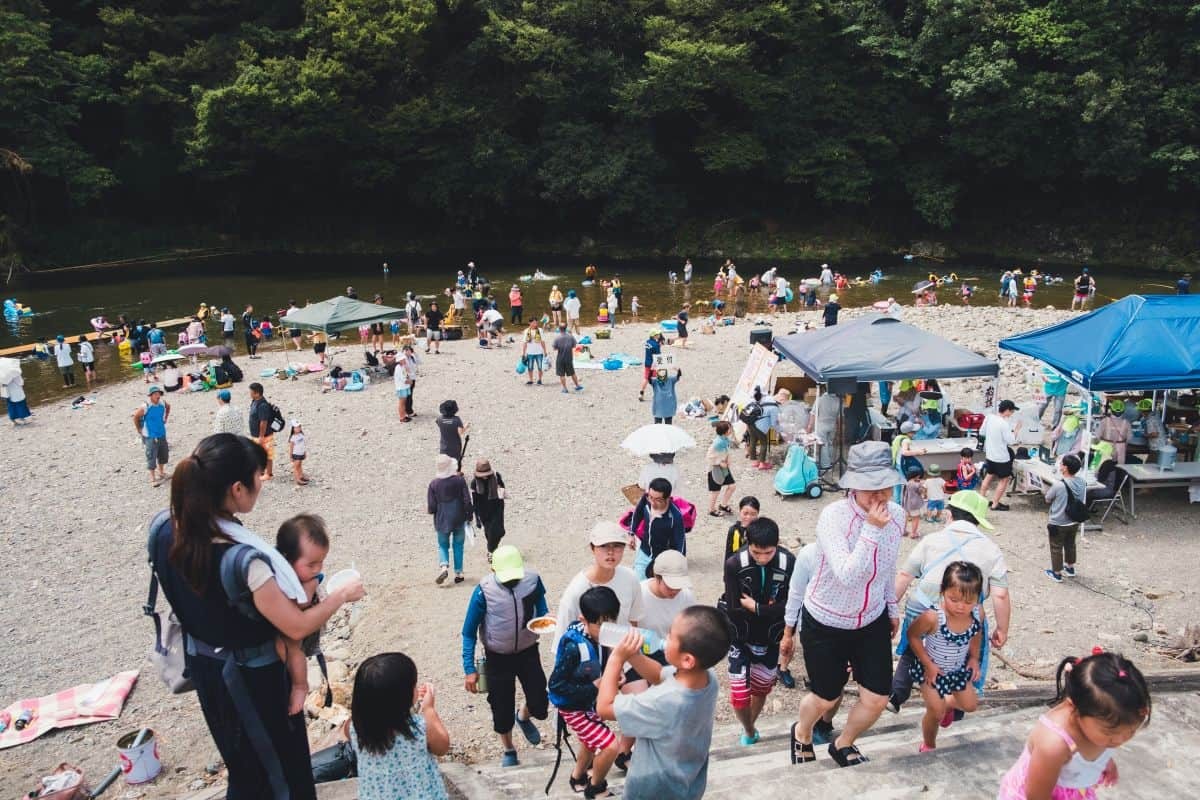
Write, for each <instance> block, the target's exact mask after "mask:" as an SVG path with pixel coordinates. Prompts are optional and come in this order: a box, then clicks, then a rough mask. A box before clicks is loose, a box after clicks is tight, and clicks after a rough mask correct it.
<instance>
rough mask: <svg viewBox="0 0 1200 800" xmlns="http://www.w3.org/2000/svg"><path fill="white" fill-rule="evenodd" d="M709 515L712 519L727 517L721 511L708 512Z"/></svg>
mask: <svg viewBox="0 0 1200 800" xmlns="http://www.w3.org/2000/svg"><path fill="white" fill-rule="evenodd" d="M708 515H709V516H710V517H723V516H725V515H724V514H722V513H721V512H720V511H710V512H708Z"/></svg>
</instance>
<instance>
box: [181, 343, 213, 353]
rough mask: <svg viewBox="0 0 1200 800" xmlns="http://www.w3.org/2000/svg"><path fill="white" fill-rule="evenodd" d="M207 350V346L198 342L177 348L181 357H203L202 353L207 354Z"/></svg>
mask: <svg viewBox="0 0 1200 800" xmlns="http://www.w3.org/2000/svg"><path fill="white" fill-rule="evenodd" d="M208 350H209V347H208V345H206V344H201V343H200V342H196V343H195V344H185V345H184V346H183V347H181V348H179V355H181V356H198V355H203V354H204V353H207V352H208Z"/></svg>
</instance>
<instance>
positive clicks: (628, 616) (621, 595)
mask: <svg viewBox="0 0 1200 800" xmlns="http://www.w3.org/2000/svg"><path fill="white" fill-rule="evenodd" d="M593 586H607V587H608V588H610V589H612V590H613V591H614V592H616V595H617V599H618V600H620V601H621V612H620V613H619V614H618V615H617V622H620V623H621V624H622V625H628V624H629V621H630V620H633V621H634V622H639V623H640V622H641V621H642V616H643V614H644V613H645V610H644V608H643V606H642V586H641V584H640V583H638V579H637V577H636V576H635V575H634V574H633V570H631V569H630V568H629V567H622V566H618V567H617V571H616V573H615V574H613V577H612V580H610V581H609V582H608V583H592V582H591V581H589V580H588V577H587V570H583V571H582V572H580V573H579V574H577V575H576V576H575V577H574V578H572V579H571V582H570V583H568V584H567V588H566V590H564V591H563V593H562V599H561V600H559V601H558V632H557V633H555V635H554V647H552V648H550V651H551V652H553V653H557V652H558V640H559V639H561V638H562V632H563V631H565V630H566V629H567V626H568V625H570V624H571V623H572V622H575V621H576V620H578V619H579V598H580V597H582V596H583V593H584V592H586V591H587V590H588V589H591V588H592V587H593Z"/></svg>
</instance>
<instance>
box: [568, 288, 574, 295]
mask: <svg viewBox="0 0 1200 800" xmlns="http://www.w3.org/2000/svg"><path fill="white" fill-rule="evenodd" d="M574 296H575V290H574V289H568V290H567V297H574Z"/></svg>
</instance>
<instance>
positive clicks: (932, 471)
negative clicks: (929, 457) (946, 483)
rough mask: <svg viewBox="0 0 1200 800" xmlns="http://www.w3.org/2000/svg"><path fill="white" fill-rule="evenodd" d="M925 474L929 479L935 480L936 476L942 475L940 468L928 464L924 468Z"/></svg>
mask: <svg viewBox="0 0 1200 800" xmlns="http://www.w3.org/2000/svg"><path fill="white" fill-rule="evenodd" d="M925 474H926V475H928V476H929V477H931V478H936V477H937V476H938V475H941V474H942V468H941V467H939V466H938V465H937V464H930V465H929V466H928V467H926V468H925Z"/></svg>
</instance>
